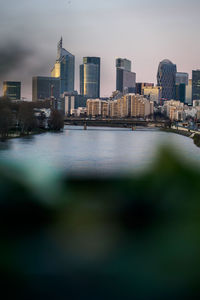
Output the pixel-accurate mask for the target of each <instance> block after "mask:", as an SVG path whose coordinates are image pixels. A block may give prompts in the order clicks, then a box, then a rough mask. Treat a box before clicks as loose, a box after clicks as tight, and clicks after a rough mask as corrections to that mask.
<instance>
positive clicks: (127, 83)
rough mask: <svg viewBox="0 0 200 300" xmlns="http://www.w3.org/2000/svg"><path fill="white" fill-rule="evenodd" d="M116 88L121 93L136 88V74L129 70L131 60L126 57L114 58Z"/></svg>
mask: <svg viewBox="0 0 200 300" xmlns="http://www.w3.org/2000/svg"><path fill="white" fill-rule="evenodd" d="M116 90H117V91H120V92H121V93H134V92H135V90H136V74H135V73H134V72H131V61H130V60H128V59H126V58H117V59H116Z"/></svg>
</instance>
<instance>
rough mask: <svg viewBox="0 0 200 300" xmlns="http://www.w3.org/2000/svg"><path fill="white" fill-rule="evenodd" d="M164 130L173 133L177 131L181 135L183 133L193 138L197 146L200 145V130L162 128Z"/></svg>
mask: <svg viewBox="0 0 200 300" xmlns="http://www.w3.org/2000/svg"><path fill="white" fill-rule="evenodd" d="M161 130H162V131H165V132H171V133H176V134H179V135H183V136H186V137H189V138H191V139H193V142H194V144H195V145H196V146H197V147H200V132H197V131H194V130H188V129H186V128H184V129H182V130H181V129H175V128H167V129H161Z"/></svg>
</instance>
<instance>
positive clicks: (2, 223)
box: [0, 151, 200, 300]
mask: <svg viewBox="0 0 200 300" xmlns="http://www.w3.org/2000/svg"><path fill="white" fill-rule="evenodd" d="M9 168H10V167H9ZM9 168H8V167H7V168H6V167H5V166H4V167H2V168H1V170H0V193H1V200H0V228H1V236H0V272H1V275H2V280H1V293H2V295H3V292H6V297H4V296H3V297H1V299H11V298H12V299H27V300H28V299H59V300H60V299H93V300H96V299H142V300H143V299H145V300H147V299H148V300H151V299H152V300H153V299H200V284H199V281H200V279H199V278H200V277H199V275H200V188H199V184H200V172H199V170H198V171H197V170H194V169H190V168H189V167H188V166H186V165H184V164H182V163H181V162H179V161H178V160H177V159H176V158H174V156H173V155H172V154H171V153H170V152H168V151H163V152H162V154H161V155H160V158H159V159H158V161H157V163H156V164H155V165H154V168H153V170H151V172H149V173H148V174H146V175H142V176H140V177H134V176H133V177H131V176H128V177H127V178H124V177H123V178H116V179H115V178H113V179H102V178H101V179H97V178H91V177H90V178H80V179H77V178H74V179H73V178H72V179H66V180H64V179H62V181H63V182H62V185H61V186H60V188H58V187H55V191H56V192H55V193H54V194H52V197H53V201H51V202H48V201H46V200H47V199H44V195H43V194H42V193H38V192H36V191H34V190H33V189H32V188H31V187H30V186H29V185H28V184H27V183H26V180H25V179H24V178H23V176H21V174H20V173H19V172H18V173H16V170H14V169H12V168H10V169H9ZM51 189H52V186H51Z"/></svg>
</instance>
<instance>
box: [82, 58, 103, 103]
mask: <svg viewBox="0 0 200 300" xmlns="http://www.w3.org/2000/svg"><path fill="white" fill-rule="evenodd" d="M100 62H101V60H100V57H84V58H83V64H82V65H80V94H81V95H83V96H86V97H88V98H94V99H95V98H99V97H100Z"/></svg>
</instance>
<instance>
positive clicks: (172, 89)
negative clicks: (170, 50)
mask: <svg viewBox="0 0 200 300" xmlns="http://www.w3.org/2000/svg"><path fill="white" fill-rule="evenodd" d="M176 73H177V68H176V65H175V64H173V63H172V62H171V61H170V60H168V59H165V60H163V61H161V62H160V64H159V67H158V73H157V83H158V86H161V87H162V98H163V99H166V100H171V99H175V96H176Z"/></svg>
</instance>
